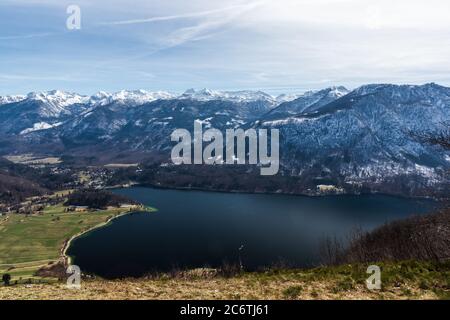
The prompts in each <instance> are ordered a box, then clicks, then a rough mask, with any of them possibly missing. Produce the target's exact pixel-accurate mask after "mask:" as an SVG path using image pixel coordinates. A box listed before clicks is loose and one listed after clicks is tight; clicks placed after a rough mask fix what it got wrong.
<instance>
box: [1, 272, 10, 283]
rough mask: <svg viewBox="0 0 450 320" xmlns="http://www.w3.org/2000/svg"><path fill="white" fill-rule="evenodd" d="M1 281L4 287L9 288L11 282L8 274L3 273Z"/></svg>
mask: <svg viewBox="0 0 450 320" xmlns="http://www.w3.org/2000/svg"><path fill="white" fill-rule="evenodd" d="M2 281H3V283H4V284H5V286H9V283H10V281H11V275H10V274H9V273H5V274H4V275H3V277H2Z"/></svg>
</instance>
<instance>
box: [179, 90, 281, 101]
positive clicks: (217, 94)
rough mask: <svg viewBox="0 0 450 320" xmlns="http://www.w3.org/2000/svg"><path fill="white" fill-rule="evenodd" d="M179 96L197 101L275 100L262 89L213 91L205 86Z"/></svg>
mask: <svg viewBox="0 0 450 320" xmlns="http://www.w3.org/2000/svg"><path fill="white" fill-rule="evenodd" d="M179 98H180V99H191V100H198V101H211V100H225V101H231V102H256V101H267V102H270V103H275V102H276V99H275V98H274V97H272V96H271V95H269V94H267V93H265V92H263V91H251V90H241V91H215V90H210V89H206V88H205V89H202V90H198V91H196V90H195V89H188V90H186V91H185V92H184V93H183V94H182V95H180V96H179Z"/></svg>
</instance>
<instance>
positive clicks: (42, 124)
mask: <svg viewBox="0 0 450 320" xmlns="http://www.w3.org/2000/svg"><path fill="white" fill-rule="evenodd" d="M61 124H62V122H58V123H54V124H49V123H47V122H38V123H35V124H34V125H33V127H32V128H28V129H25V130H22V131H21V132H20V134H21V135H25V134H28V133H31V132H35V131H41V130H47V129H51V128H54V127H58V126H60V125H61Z"/></svg>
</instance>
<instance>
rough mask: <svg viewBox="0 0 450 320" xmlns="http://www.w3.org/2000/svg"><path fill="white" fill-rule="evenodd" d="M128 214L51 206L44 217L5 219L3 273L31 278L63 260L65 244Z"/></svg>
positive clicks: (0, 250)
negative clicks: (48, 265)
mask: <svg viewBox="0 0 450 320" xmlns="http://www.w3.org/2000/svg"><path fill="white" fill-rule="evenodd" d="M147 210H148V209H147ZM127 211H129V209H126V208H117V209H111V210H102V211H91V212H89V211H88V212H72V213H67V212H64V207H63V206H62V205H58V206H49V207H47V208H46V209H45V210H44V212H43V213H42V214H35V215H31V216H26V215H18V214H10V215H8V216H6V217H2V218H1V220H0V274H3V273H5V272H8V273H9V274H11V275H12V276H13V279H18V278H24V277H25V278H26V277H31V276H32V275H33V274H34V272H35V271H36V270H37V269H39V268H40V267H42V266H44V265H46V264H49V263H51V262H55V261H57V260H58V259H60V258H61V249H62V247H63V246H64V243H65V242H66V241H67V240H68V239H70V238H71V237H72V236H74V235H77V234H79V233H81V232H83V231H85V230H88V229H91V228H93V227H95V226H97V225H100V224H102V223H104V222H105V221H107V220H108V219H110V218H112V217H114V216H117V215H119V214H122V213H125V212H127Z"/></svg>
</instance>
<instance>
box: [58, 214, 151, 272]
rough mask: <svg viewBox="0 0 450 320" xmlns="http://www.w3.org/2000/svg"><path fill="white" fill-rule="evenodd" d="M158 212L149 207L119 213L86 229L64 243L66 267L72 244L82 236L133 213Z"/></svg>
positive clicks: (63, 252) (62, 253) (62, 249)
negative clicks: (68, 252)
mask: <svg viewBox="0 0 450 320" xmlns="http://www.w3.org/2000/svg"><path fill="white" fill-rule="evenodd" d="M156 211H158V210H157V209H155V208H151V207H147V206H142V208H141V210H137V208H135V209H134V210H129V211H126V212H122V213H119V214H117V215H115V216H113V217H111V218H109V219H107V220H106V221H104V222H102V223H100V224H98V225H95V226H93V227H91V228H88V229H86V230H84V231H81V232H79V233H77V234H75V235H73V236H72V237H70V238H69V239H68V240H67V241H66V242H65V243H64V245H63V247H62V248H61V259H62V261H63V263H64V265H66V266H69V265H71V262H72V261H71V260H72V257H70V256H69V255H68V254H67V251H68V250H69V248H70V245H71V243H72V242H73V241H74V240H76V239H77V238H79V237H81V236H84V235H86V234H88V233H89V232H91V231H94V230H97V229H100V228H103V227H106V226H108V225H109V224H110V223H111V222H112V221H114V220H116V219H119V218H121V217H123V216H126V215H129V214H133V213H139V212H147V213H151V212H156Z"/></svg>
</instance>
